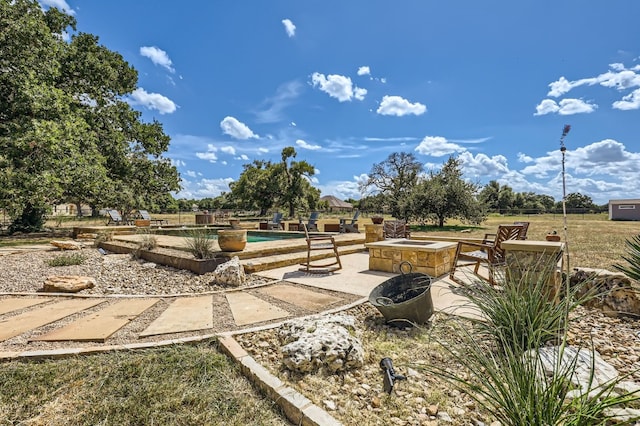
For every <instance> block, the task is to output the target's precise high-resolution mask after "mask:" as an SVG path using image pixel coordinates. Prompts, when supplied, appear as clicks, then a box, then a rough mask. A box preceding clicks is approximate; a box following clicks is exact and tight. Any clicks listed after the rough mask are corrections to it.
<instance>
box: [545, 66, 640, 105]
mask: <svg viewBox="0 0 640 426" xmlns="http://www.w3.org/2000/svg"><path fill="white" fill-rule="evenodd" d="M609 68H610V70H609V71H607V72H605V73H602V74H600V75H598V76H596V77H589V78H582V79H579V80H574V81H569V80H567V79H566V78H565V77H560V78H559V79H558V80H557V81H554V82H552V83H550V84H549V87H550V90H549V93H547V96H553V97H554V98H557V97H560V96H562V95H564V94H565V93H567V92H569V91H570V90H572V89H574V88H576V87H579V86H583V85H588V86H593V85H595V84H600V85H601V86H604V87H609V88H615V89H617V90H619V91H622V90H626V89H630V88H633V87H640V74H636V72H635V71H638V70H640V69H638V67H633V68H631V69H627V68H626V67H625V66H624V64H620V63H614V64H609Z"/></svg>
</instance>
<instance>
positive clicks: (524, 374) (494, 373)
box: [416, 256, 640, 426]
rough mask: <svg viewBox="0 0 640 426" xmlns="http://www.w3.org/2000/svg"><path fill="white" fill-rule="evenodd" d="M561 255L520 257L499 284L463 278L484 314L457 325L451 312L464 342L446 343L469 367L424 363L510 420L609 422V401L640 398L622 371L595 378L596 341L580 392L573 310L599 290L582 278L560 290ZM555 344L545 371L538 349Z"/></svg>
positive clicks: (529, 422)
mask: <svg viewBox="0 0 640 426" xmlns="http://www.w3.org/2000/svg"><path fill="white" fill-rule="evenodd" d="M556 260H557V259H556V258H555V257H553V256H551V257H547V258H544V257H541V259H538V260H537V261H535V262H532V263H531V264H528V265H521V264H518V263H517V262H515V264H512V265H510V267H509V268H507V271H506V273H505V274H504V277H503V281H502V282H501V283H500V286H499V287H494V286H491V285H490V284H489V283H487V282H484V281H477V280H476V281H475V282H473V283H472V284H463V291H464V292H465V293H466V294H467V296H468V298H469V300H470V303H472V304H474V305H475V306H476V307H477V309H478V310H479V313H480V316H479V318H476V319H468V320H465V321H471V327H469V325H468V322H465V323H464V324H462V322H459V323H457V324H458V325H457V326H456V320H455V319H452V321H453V322H454V327H453V328H454V330H457V331H456V337H457V339H453V341H456V342H458V343H456V344H453V345H451V344H450V343H449V344H447V343H445V342H443V343H442V345H441V346H442V348H443V350H444V351H446V352H447V353H448V354H449V356H450V357H451V359H452V362H455V363H457V364H459V365H461V366H462V367H463V371H462V372H459V371H457V370H454V369H448V368H438V367H437V366H431V367H422V368H424V369H426V370H428V371H430V372H432V373H435V374H437V375H439V376H440V377H443V378H444V379H445V380H447V381H448V382H449V383H451V384H452V385H453V386H455V387H457V388H458V389H460V390H461V391H463V392H465V393H467V394H468V395H469V396H471V397H472V398H473V399H474V400H475V401H476V402H477V403H478V404H479V405H480V406H482V407H483V408H485V409H486V410H487V411H490V412H492V413H493V415H494V416H495V417H496V418H497V419H498V420H499V421H500V422H501V424H502V425H504V426H509V425H512V426H516V425H517V426H520V425H576V426H582V425H584V426H587V425H589V426H591V425H599V424H602V425H604V424H607V422H608V421H609V420H610V417H611V413H610V411H609V409H610V408H612V407H617V406H621V405H622V406H624V405H627V404H629V403H631V402H633V401H637V400H638V399H640V394H638V393H624V392H623V393H620V392H616V391H617V389H616V388H617V385H618V383H619V382H620V381H622V380H623V379H624V378H623V377H619V378H618V379H615V380H612V381H609V382H606V383H605V384H600V383H598V382H597V380H595V377H594V375H593V370H594V367H595V359H596V357H595V350H594V349H593V348H591V352H590V353H591V359H592V360H594V361H592V365H591V371H592V374H591V376H590V377H589V380H588V383H586V384H582V387H583V389H582V392H578V393H574V390H575V389H576V386H575V385H573V384H572V383H571V378H572V377H574V376H575V374H576V371H577V369H578V361H579V356H577V351H575V350H574V348H571V350H569V347H568V344H567V340H566V334H567V333H566V330H567V329H568V327H569V321H570V315H569V314H570V313H571V312H572V311H573V310H574V309H575V308H576V307H577V306H578V305H579V304H580V303H583V302H585V301H587V300H589V299H590V298H592V297H596V296H597V295H596V294H594V293H593V292H583V291H581V290H582V288H581V287H582V285H583V284H578V285H575V286H572V287H570V288H562V291H560V292H558V293H556V290H554V289H553V287H549V285H548V283H550V282H554V280H553V279H552V278H553V274H555V273H556ZM557 281H560V280H557ZM578 294H583V295H581V296H580V297H578ZM550 344H554V345H556V346H555V347H554V348H555V351H556V358H555V360H554V361H553V362H552V364H553V367H552V370H553V371H552V372H551V374H543V373H542V371H541V366H542V365H543V363H544V362H545V361H547V363H548V359H547V358H544V356H543V355H541V351H540V348H543V347H548V346H549V345H550ZM416 368H421V367H420V366H416ZM630 423H632V422H630ZM616 424H623V423H622V422H618V421H616Z"/></svg>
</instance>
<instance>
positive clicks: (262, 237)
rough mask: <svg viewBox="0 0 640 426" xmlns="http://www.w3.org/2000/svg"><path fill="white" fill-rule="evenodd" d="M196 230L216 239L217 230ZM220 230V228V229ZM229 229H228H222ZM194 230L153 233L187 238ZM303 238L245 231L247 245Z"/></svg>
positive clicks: (299, 234) (158, 231)
mask: <svg viewBox="0 0 640 426" xmlns="http://www.w3.org/2000/svg"><path fill="white" fill-rule="evenodd" d="M197 229H198V230H205V231H206V232H207V234H209V236H210V238H212V239H217V238H218V235H217V232H218V230H217V229H214V228H206V229H205V228H197ZM220 229H222V228H220ZM224 229H229V228H224ZM193 231H194V229H159V230H156V231H155V232H154V233H157V234H162V235H173V236H179V237H187V236H189V232H193ZM298 238H305V235H304V232H285V231H252V230H248V231H247V243H261V242H266V241H280V240H289V239H298Z"/></svg>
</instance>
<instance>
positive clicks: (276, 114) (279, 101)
mask: <svg viewBox="0 0 640 426" xmlns="http://www.w3.org/2000/svg"><path fill="white" fill-rule="evenodd" d="M302 88H303V85H302V83H300V82H299V81H289V82H287V83H284V84H282V85H280V86H279V87H278V90H277V91H276V94H275V96H273V97H270V98H267V99H265V101H264V102H263V109H262V110H260V111H257V112H256V121H257V122H258V123H276V122H278V121H281V120H283V119H284V117H283V111H284V109H285V108H286V107H288V106H289V105H290V104H292V103H293V102H294V101H295V100H296V99H297V98H298V96H300V92H301V91H302Z"/></svg>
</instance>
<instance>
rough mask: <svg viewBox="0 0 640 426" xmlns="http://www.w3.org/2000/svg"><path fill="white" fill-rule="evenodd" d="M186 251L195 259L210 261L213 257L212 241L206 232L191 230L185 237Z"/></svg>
mask: <svg viewBox="0 0 640 426" xmlns="http://www.w3.org/2000/svg"><path fill="white" fill-rule="evenodd" d="M185 241H186V244H187V250H188V251H189V253H191V254H192V255H193V257H195V258H196V259H211V258H212V257H214V255H215V251H214V250H213V247H214V241H213V240H212V239H211V238H210V237H209V234H207V231H206V230H202V229H193V230H191V231H188V232H187V234H186V237H185Z"/></svg>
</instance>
